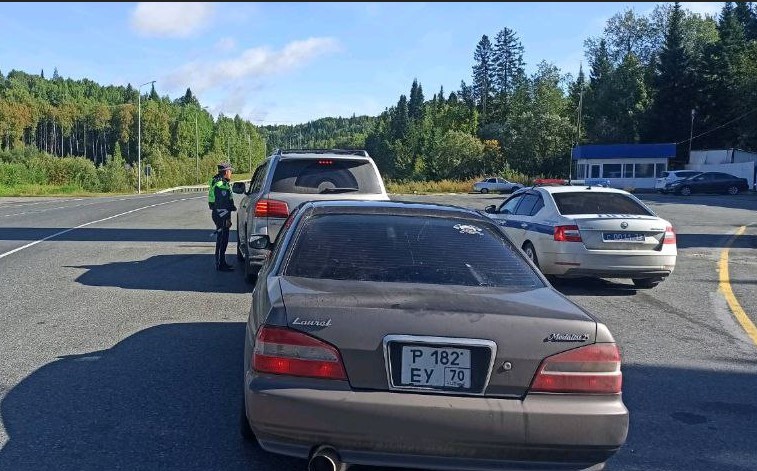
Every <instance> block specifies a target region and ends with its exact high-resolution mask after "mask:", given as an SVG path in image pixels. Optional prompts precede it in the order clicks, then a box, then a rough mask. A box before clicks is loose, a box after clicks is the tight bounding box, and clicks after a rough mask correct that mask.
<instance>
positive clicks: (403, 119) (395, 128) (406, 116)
mask: <svg viewBox="0 0 757 471" xmlns="http://www.w3.org/2000/svg"><path fill="white" fill-rule="evenodd" d="M409 129H410V112H409V109H408V106H407V97H406V96H405V95H400V99H399V101H398V102H397V107H396V108H395V109H394V113H393V114H392V139H393V140H403V139H404V138H405V137H407V133H408V130H409Z"/></svg>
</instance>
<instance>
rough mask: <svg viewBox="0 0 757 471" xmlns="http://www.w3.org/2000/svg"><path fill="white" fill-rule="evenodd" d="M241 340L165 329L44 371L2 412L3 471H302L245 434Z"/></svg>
mask: <svg viewBox="0 0 757 471" xmlns="http://www.w3.org/2000/svg"><path fill="white" fill-rule="evenodd" d="M244 333H245V326H244V323H239V322H228V323H215V322H213V323H211V322H206V323H192V324H186V323H181V324H180V323H177V324H165V325H160V326H157V327H151V328H148V329H145V330H142V331H140V332H138V333H136V334H134V335H132V336H130V337H127V338H126V339H124V340H123V341H121V342H119V343H118V344H116V345H115V346H113V347H112V348H109V349H107V350H101V351H95V352H90V353H86V354H81V355H67V356H64V357H60V358H59V359H57V360H56V361H53V362H51V363H49V364H47V365H45V366H43V367H42V368H40V369H38V370H37V371H35V372H34V373H32V374H31V375H30V376H29V377H27V378H26V379H24V380H23V381H21V383H19V384H18V385H17V386H16V387H14V388H13V389H11V390H10V391H9V392H8V394H7V395H6V396H5V398H4V399H3V401H2V404H0V416H1V417H2V420H3V424H4V426H5V430H6V431H7V433H8V436H9V437H10V440H9V441H8V443H7V444H6V445H5V446H4V447H3V448H2V450H0V469H2V470H13V471H26V470H45V469H49V470H60V471H68V470H70V471H80V470H81V471H85V470H92V471H100V470H106V469H129V470H153V469H182V470H202V471H205V470H224V471H229V470H239V471H249V470H252V469H255V470H259V471H263V470H269V471H281V470H303V471H304V470H305V469H306V466H307V463H306V461H304V460H299V459H293V458H288V457H284V456H279V455H273V454H269V453H266V452H264V451H262V450H261V449H260V448H259V447H258V446H257V445H252V444H250V443H248V442H246V441H244V440H243V439H242V438H241V436H240V434H239V413H240V412H239V411H240V407H241V404H242V387H243V386H242V369H243V359H242V355H243V354H244ZM352 469H354V470H355V471H360V470H361V469H363V470H368V469H370V470H371V471H380V469H379V468H361V467H354V468H352ZM382 469H383V468H382Z"/></svg>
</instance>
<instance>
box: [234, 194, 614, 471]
mask: <svg viewBox="0 0 757 471" xmlns="http://www.w3.org/2000/svg"><path fill="white" fill-rule="evenodd" d="M261 241H262V242H261ZM252 243H253V245H255V246H259V247H263V246H266V247H268V248H270V249H271V250H272V255H271V256H270V257H268V258H267V261H266V263H265V264H264V265H263V267H262V268H261V271H260V273H259V276H258V280H257V284H256V285H255V288H254V290H253V297H252V308H251V310H250V316H249V319H248V323H247V327H246V335H245V346H244V352H245V353H244V404H243V407H242V412H241V421H240V422H241V425H242V433H243V435H244V436H245V437H247V438H250V439H252V438H255V439H257V441H258V443H259V444H260V445H261V446H262V447H263V449H265V450H267V451H270V452H275V453H281V454H286V455H291V456H296V457H301V458H309V459H310V464H309V469H316V470H320V469H325V470H329V471H336V470H343V469H346V466H348V465H351V464H364V465H376V466H396V467H412V468H426V469H446V470H451V469H466V470H495V469H497V470H504V469H529V470H578V469H587V468H591V469H602V468H603V463H604V462H605V461H606V460H607V459H608V458H610V457H611V456H612V455H613V454H614V453H615V452H616V451H617V450H618V449H619V448H620V447H621V446H622V445H623V444H624V442H625V440H626V435H627V432H628V410H627V409H626V407H625V405H624V404H623V401H622V398H621V383H622V375H621V371H620V353H619V351H618V347H617V345H616V343H615V340H614V339H613V337H612V335H611V334H610V331H609V330H608V328H607V327H606V326H605V325H604V324H602V323H601V322H599V321H597V319H596V318H595V317H593V316H592V315H591V314H589V313H588V312H586V311H585V310H584V309H582V308H581V307H579V306H578V305H576V304H574V303H573V302H571V301H570V300H568V299H567V298H565V297H564V296H563V295H561V294H560V293H559V292H557V291H556V290H555V289H553V288H552V287H551V286H550V285H549V283H548V282H547V281H546V280H545V278H544V277H543V276H542V275H541V274H540V273H539V271H538V270H537V269H536V267H535V266H534V265H533V264H532V263H531V262H530V261H529V260H528V259H527V258H526V257H525V255H524V254H523V253H522V251H521V250H520V249H519V248H518V247H516V246H514V245H513V244H512V243H511V242H510V240H509V239H508V238H507V236H506V235H505V234H504V232H502V231H501V229H500V228H499V227H498V226H497V225H496V224H494V223H493V222H492V221H491V220H489V219H488V218H486V217H485V216H483V215H481V214H478V213H476V212H474V211H470V210H466V209H462V208H456V207H451V206H437V205H429V204H414V203H401V202H376V201H352V202H349V201H313V202H308V203H305V204H303V205H301V206H299V208H298V210H297V211H295V212H294V213H293V214H292V215H290V217H289V219H288V220H287V222H286V223H285V224H284V226H283V229H282V230H281V231H280V232H279V237H278V240H277V241H276V242H275V244H273V245H272V246H270V242H269V240H268V238H267V237H266V236H258V237H257V238H255V240H253V241H252ZM366 424H367V425H366Z"/></svg>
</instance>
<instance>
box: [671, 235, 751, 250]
mask: <svg viewBox="0 0 757 471" xmlns="http://www.w3.org/2000/svg"><path fill="white" fill-rule="evenodd" d="M731 238H732V236H731V235H728V234H726V235H723V234H676V244H677V246H678V248H679V249H690V248H696V247H703V248H723V247H725V246H726V244H727V243H728V241H729V240H731ZM729 247H731V248H734V249H755V248H757V235H752V234H742V235H740V236H738V237H736V238H735V239H733V241H732V242H731V244H730V245H729Z"/></svg>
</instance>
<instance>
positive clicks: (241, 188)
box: [231, 182, 247, 195]
mask: <svg viewBox="0 0 757 471" xmlns="http://www.w3.org/2000/svg"><path fill="white" fill-rule="evenodd" d="M231 191H232V192H233V193H236V194H238V195H243V194H244V193H245V192H246V191H247V185H246V184H245V182H236V183H234V184H233V185H231Z"/></svg>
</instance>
